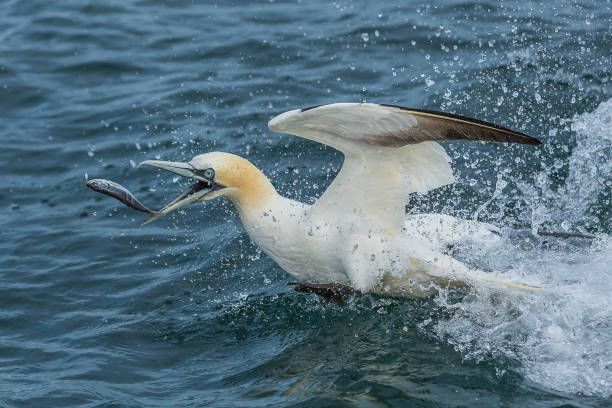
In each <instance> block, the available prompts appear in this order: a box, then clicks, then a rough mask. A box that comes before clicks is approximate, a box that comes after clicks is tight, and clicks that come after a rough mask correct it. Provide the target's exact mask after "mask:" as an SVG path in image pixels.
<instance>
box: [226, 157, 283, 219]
mask: <svg viewBox="0 0 612 408" xmlns="http://www.w3.org/2000/svg"><path fill="white" fill-rule="evenodd" d="M245 162H246V163H245V164H243V167H242V168H240V171H239V173H238V174H239V176H238V177H239V180H237V183H235V184H234V185H236V187H234V188H231V189H230V191H229V192H228V193H227V194H226V196H227V198H229V199H230V201H231V202H232V203H233V204H234V206H235V207H236V209H237V210H238V212H239V213H240V214H241V216H242V215H246V214H247V213H250V212H260V211H263V210H264V209H265V208H266V206H269V203H270V202H274V201H276V200H278V199H281V196H279V194H278V193H277V192H276V189H275V188H274V186H273V185H272V183H271V182H270V180H269V179H268V177H266V175H265V174H263V173H262V172H261V171H260V170H259V169H258V168H257V167H255V166H254V165H252V164H251V163H249V162H248V161H246V160H245Z"/></svg>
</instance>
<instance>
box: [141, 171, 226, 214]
mask: <svg viewBox="0 0 612 408" xmlns="http://www.w3.org/2000/svg"><path fill="white" fill-rule="evenodd" d="M142 166H151V167H157V168H159V169H163V170H167V171H170V172H172V173H175V174H178V175H179V176H183V177H187V178H191V179H193V180H195V183H193V184H192V185H191V186H190V187H189V188H188V189H187V190H185V191H184V192H183V193H181V194H180V195H179V196H178V197H176V198H175V199H174V200H172V201H170V202H169V203H168V204H166V205H165V206H164V207H163V208H162V209H161V210H159V211H158V213H157V214H156V215H154V216H153V217H151V218H149V219H148V220H146V221H145V222H143V223H142V224H141V225H146V224H148V223H150V222H152V221H155V220H156V219H158V218H160V217H163V216H164V215H166V214H168V213H170V212H172V211H174V210H178V209H179V208H181V207H184V206H186V205H188V204H191V203H194V202H196V201H207V200H210V199H212V198H215V197H217V196H218V195H219V191H220V190H221V189H223V188H225V186H223V185H221V184H219V183H215V181H214V180H208V179H207V178H205V177H203V176H202V175H201V174H200V172H199V170H198V169H196V168H195V167H193V166H192V165H191V164H190V163H181V162H171V161H163V160H145V161H143V162H142V163H140V164H139V165H138V167H142Z"/></svg>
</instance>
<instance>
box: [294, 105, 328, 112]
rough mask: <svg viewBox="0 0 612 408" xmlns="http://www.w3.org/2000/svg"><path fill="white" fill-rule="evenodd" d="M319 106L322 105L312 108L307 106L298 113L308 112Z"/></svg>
mask: <svg viewBox="0 0 612 408" xmlns="http://www.w3.org/2000/svg"><path fill="white" fill-rule="evenodd" d="M319 106H323V105H314V106H309V107H307V108H302V109H300V113H302V112H306V111H309V110H311V109H314V108H318V107H319Z"/></svg>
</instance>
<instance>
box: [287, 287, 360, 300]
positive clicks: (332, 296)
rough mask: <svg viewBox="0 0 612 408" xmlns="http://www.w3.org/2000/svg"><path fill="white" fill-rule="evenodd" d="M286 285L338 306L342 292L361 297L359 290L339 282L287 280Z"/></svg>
mask: <svg viewBox="0 0 612 408" xmlns="http://www.w3.org/2000/svg"><path fill="white" fill-rule="evenodd" d="M287 285H291V286H295V288H293V290H295V291H296V292H303V293H314V294H316V295H319V296H322V297H324V298H325V299H327V300H328V301H330V302H332V303H334V304H336V305H339V306H341V305H343V304H344V300H343V299H342V294H347V295H351V296H355V297H361V296H362V295H363V293H361V291H360V290H358V289H354V288H351V287H350V286H347V285H343V284H341V283H308V282H287Z"/></svg>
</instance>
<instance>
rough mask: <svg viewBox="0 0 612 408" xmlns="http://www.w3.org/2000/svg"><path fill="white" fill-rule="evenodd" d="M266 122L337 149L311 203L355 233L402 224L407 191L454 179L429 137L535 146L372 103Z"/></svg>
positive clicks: (481, 127) (459, 120) (522, 138)
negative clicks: (335, 166)
mask: <svg viewBox="0 0 612 408" xmlns="http://www.w3.org/2000/svg"><path fill="white" fill-rule="evenodd" d="M268 126H269V127H270V129H271V130H273V131H276V132H282V133H289V134H293V135H296V136H300V137H304V138H306V139H310V140H314V141H316V142H319V143H323V144H326V145H328V146H331V147H333V148H335V149H337V150H339V151H341V152H342V153H344V156H345V160H344V164H343V166H342V169H341V170H340V173H339V174H338V176H337V177H336V179H335V180H334V181H333V182H332V184H331V185H330V186H329V188H328V189H327V191H325V193H324V194H323V195H322V196H321V198H320V199H319V200H318V201H317V203H316V204H315V206H314V207H313V214H314V215H317V214H320V215H321V219H325V218H328V219H329V217H334V216H337V217H339V218H341V219H342V220H349V219H350V223H351V227H352V228H354V229H360V230H362V231H363V230H367V228H372V226H375V227H376V229H379V228H382V229H388V230H399V229H401V227H402V225H403V220H404V215H405V205H406V203H407V201H408V194H409V193H412V192H421V193H423V192H426V191H429V190H432V189H434V188H437V187H441V186H444V185H446V184H450V183H452V182H453V181H454V179H453V175H452V171H451V168H450V165H449V162H450V158H449V157H448V155H447V154H446V152H445V151H444V149H443V148H442V147H441V146H440V145H438V144H437V143H435V142H439V141H455V140H473V141H478V140H479V141H489V142H506V143H524V144H532V145H535V144H539V143H540V142H539V141H538V140H537V139H534V138H532V137H530V136H527V135H524V134H522V133H519V132H515V131H512V130H510V129H506V128H503V127H500V126H496V125H493V124H491V123H487V122H483V121H479V120H476V119H470V118H466V117H463V116H458V115H453V114H449V113H443V112H434V111H429V110H419V109H409V108H404V107H401V106H394V105H382V104H372V103H335V104H331V105H321V106H314V107H311V108H305V109H298V110H292V111H289V112H285V113H283V114H281V115H278V116H276V117H275V118H273V119H272V120H271V121H270V122H269V123H268ZM357 224H362V226H361V227H360V226H359V225H357ZM368 225H369V227H368Z"/></svg>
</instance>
